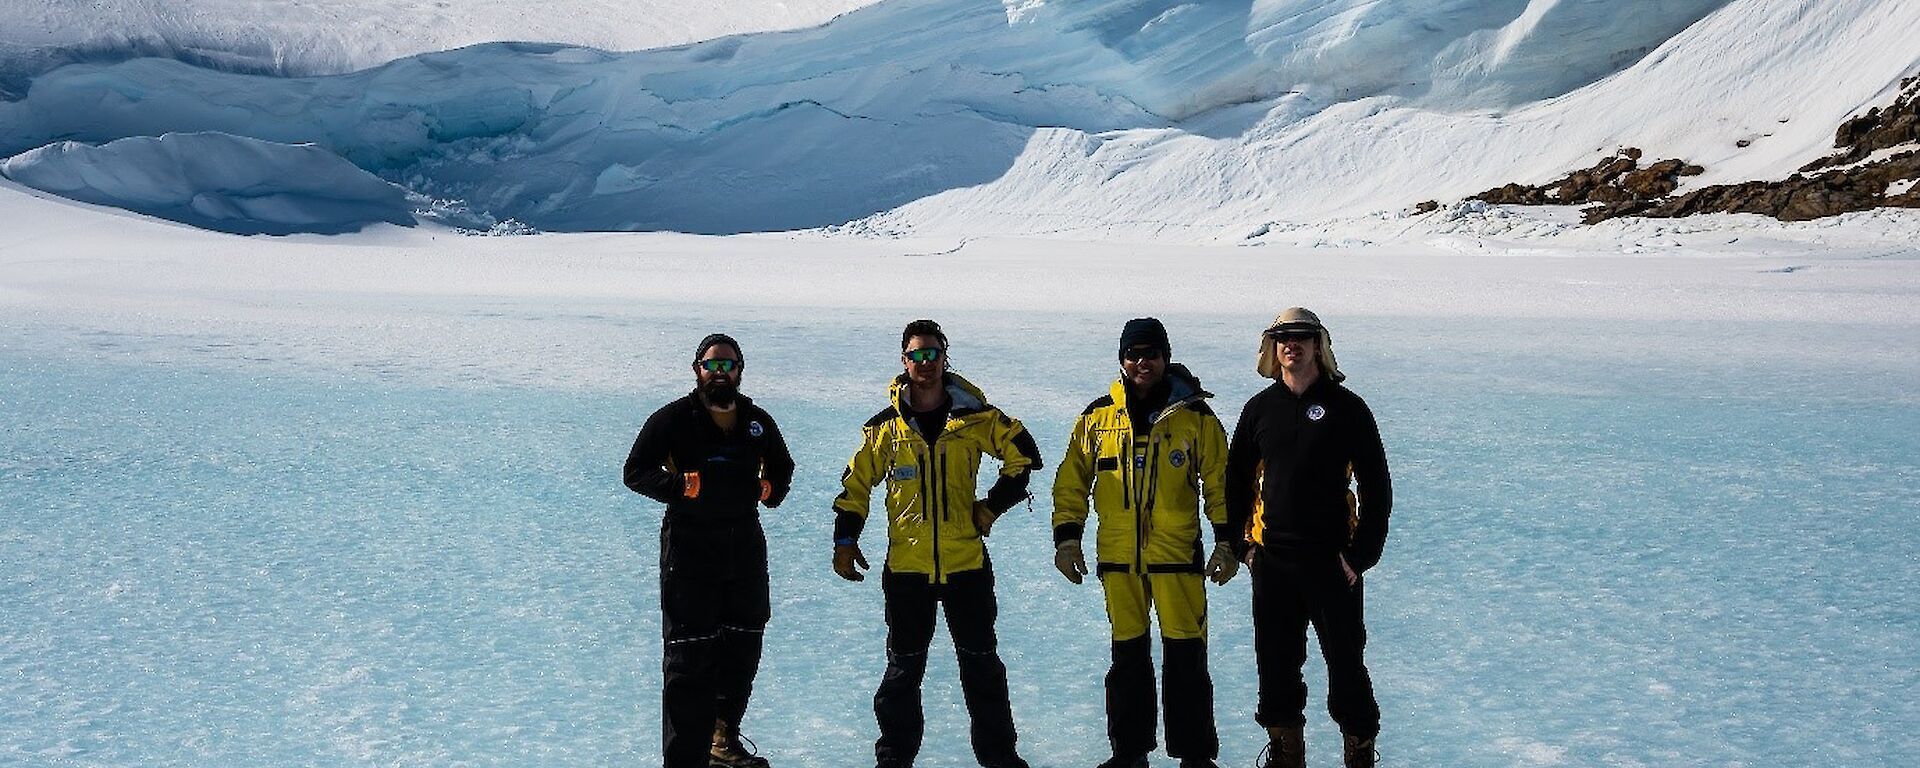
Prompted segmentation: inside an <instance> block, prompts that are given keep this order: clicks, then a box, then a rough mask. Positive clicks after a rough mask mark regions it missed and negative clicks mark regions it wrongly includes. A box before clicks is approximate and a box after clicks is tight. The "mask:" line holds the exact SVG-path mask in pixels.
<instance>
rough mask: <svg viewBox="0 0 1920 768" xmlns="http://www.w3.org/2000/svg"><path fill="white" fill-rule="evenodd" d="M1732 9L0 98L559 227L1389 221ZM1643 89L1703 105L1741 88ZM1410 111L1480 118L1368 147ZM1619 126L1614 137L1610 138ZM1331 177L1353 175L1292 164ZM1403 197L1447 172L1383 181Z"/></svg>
mask: <svg viewBox="0 0 1920 768" xmlns="http://www.w3.org/2000/svg"><path fill="white" fill-rule="evenodd" d="M1733 1H1734V0H1658V1H1649V2H1644V3H1636V4H1635V5H1634V9H1633V12H1632V13H1621V12H1618V9H1617V7H1614V6H1613V5H1611V4H1608V3H1604V2H1594V1H1593V0H1532V1H1531V2H1522V1H1520V0H1444V1H1443V2H1424V1H1421V2H1416V1H1415V0H1392V1H1385V2H1362V0H1322V1H1319V2H1305V1H1304V0H1262V1H1260V2H1254V1H1253V0H1222V1H1220V2H1205V3H1198V2H1170V1H1169V0H1081V1H1079V2H1041V1H1039V0H1024V1H1023V2H1012V1H1011V0H1009V1H1008V2H1003V3H995V2H982V1H981V0H889V1H888V2H883V3H880V4H877V5H874V6H870V7H867V8H864V9H862V10H859V11H857V12H854V13H850V14H847V15H845V16H843V17H841V18H839V19H838V20H836V21H835V22H834V23H832V24H829V25H826V26H823V27H819V28H813V29H806V30H799V31H792V32H782V33H768V34H756V35H743V36H735V37H728V38H721V39H717V40H712V41H708V42H704V43H698V44H693V45H687V46H682V47H677V48H670V49H660V50H654V51H646V52H640V53H632V54H612V53H606V52H602V51H598V50H592V49H587V48H577V47H569V46H563V45H554V44H528V43H502V44H490V45H484V46H477V47H472V48H464V49H459V50H455V51H448V52H442V53H435V54H427V55H422V56H416V57H411V58H406V59H402V60H399V61H395V62H393V63H390V64H387V65H385V66H382V67H379V68H376V69H371V70H366V71H362V72H356V73H352V74H346V75H338V76H327V77H310V78H281V77H269V76H257V75H245V74H238V73H229V72H220V71H214V70H209V69H206V68H203V67H198V66H193V65H189V64H186V63H183V62H179V61H173V60H166V59H137V60H132V61H126V62H120V63H113V64H105V63H94V64H75V65H69V66H65V67H61V68H59V69H56V70H54V71H51V72H48V73H45V74H42V75H40V76H38V77H37V78H35V79H34V80H33V84H32V88H31V90H30V92H29V93H27V95H26V96H25V98H23V99H21V100H18V101H15V102H10V103H0V153H13V152H21V151H25V150H27V149H31V148H33V147H36V146H40V145H42V144H45V143H48V142H53V141H60V140H79V141H86V142H104V141H111V140H114V139H118V138H123V137H128V136H143V135H144V136H152V135H159V134H161V133H166V132H180V131H219V132H224V133H230V134H234V135H237V136H250V137H255V138H260V139H264V140H268V141H275V142H283V143H296V142H312V143H314V144H316V145H318V146H320V147H323V148H326V149H328V150H330V151H333V152H335V153H336V154H338V155H340V156H341V157H344V158H346V159H347V160H349V161H351V162H353V163H354V164H355V165H358V166H360V167H361V168H363V169H366V170H368V171H370V172H372V173H375V174H377V175H379V176H381V177H382V178H385V179H387V180H389V181H393V182H395V183H398V184H401V185H403V186H405V187H407V188H408V189H410V190H413V191H416V192H419V193H422V194H426V195H429V196H432V197H435V198H441V199H459V200H463V201H465V202H466V203H467V204H468V205H469V206H471V207H472V208H474V209H475V210H477V211H482V212H484V213H486V214H490V215H492V216H495V217H498V218H503V219H504V218H509V217H510V218H514V219H517V220H519V221H523V222H526V223H528V224H530V225H533V226H535V227H538V228H541V229H547V230H608V229H672V230H682V231H693V232H709V233H730V232H743V231H763V230H780V229H792V228H803V227H813V226H822V225H831V224H838V223H842V222H847V221H851V220H855V219H861V218H864V217H868V216H872V215H874V214H881V213H885V212H889V211H895V210H896V209H899V208H901V207H902V206H907V205H909V204H912V203H915V202H916V201H925V200H927V199H929V198H930V197H933V196H936V195H942V194H943V193H957V194H958V195H959V197H960V198H965V197H966V194H965V193H966V191H967V190H989V191H988V192H986V193H985V194H986V198H987V200H986V201H984V202H976V201H972V200H965V199H948V200H943V201H942V202H941V203H939V205H941V206H946V207H947V208H948V209H951V208H952V205H951V204H952V203H956V202H958V203H963V206H962V208H961V210H960V211H959V213H958V215H957V217H956V215H954V214H953V212H952V211H951V210H941V211H937V212H935V213H936V214H937V215H936V216H934V217H927V216H922V215H919V214H916V215H915V217H914V218H913V221H908V220H905V219H901V218H900V217H894V222H893V223H894V224H898V225H900V226H908V227H911V226H916V225H924V224H926V223H928V222H930V221H932V220H933V219H935V218H938V219H942V220H943V221H944V222H945V223H944V224H942V226H951V227H954V228H959V229H967V228H969V227H980V226H988V227H993V228H1003V227H1006V228H1011V229H1013V230H1017V231H1035V232H1041V231H1049V230H1050V229H1052V228H1054V227H1056V226H1058V225H1060V224H1062V223H1065V224H1067V225H1070V226H1086V225H1088V223H1089V222H1090V223H1092V224H1094V225H1098V224H1100V223H1101V222H1103V221H1105V222H1108V223H1111V222H1114V221H1126V220H1137V219H1141V218H1142V217H1143V216H1153V217H1157V218H1159V219H1160V220H1161V221H1162V222H1163V223H1166V222H1199V223H1203V224H1205V225H1207V226H1230V225H1231V224H1230V223H1231V222H1237V221H1247V220H1253V221H1255V222H1257V221H1258V220H1259V218H1258V217H1268V218H1273V217H1284V216H1287V215H1289V213H1292V214H1293V215H1326V214H1329V213H1348V214H1352V213H1364V212H1367V211H1371V210H1378V209H1379V208H1382V207H1388V206H1391V205H1395V204H1400V203H1403V202H1409V201H1406V200H1402V199H1400V198H1402V197H1405V196H1414V197H1413V199H1415V200H1417V199H1421V198H1423V197H1430V196H1438V195H1443V194H1446V193H1448V192H1450V191H1452V190H1453V189H1454V188H1455V187H1461V188H1466V187H1470V186H1473V185H1479V186H1481V187H1482V188H1484V186H1491V185H1492V184H1494V183H1499V182H1503V181H1507V180H1511V179H1512V178H1513V177H1514V174H1515V173H1517V172H1520V171H1522V170H1530V169H1531V168H1532V167H1534V166H1535V165H1549V167H1554V166H1557V165H1559V164H1561V163H1563V162H1565V159H1563V156H1571V157H1573V158H1576V159H1585V158H1584V155H1583V154H1581V153H1589V152H1594V151H1603V150H1604V151H1611V149H1612V147H1610V146H1606V145H1605V144H1604V142H1606V141H1611V140H1615V139H1614V136H1609V135H1608V134H1609V133H1611V134H1614V135H1618V134H1620V133H1621V131H1620V130H1610V129H1630V128H1633V127H1635V126H1638V125H1640V124H1642V123H1647V122H1650V120H1649V119H1648V118H1649V117H1650V116H1652V117H1657V116H1659V115H1660V114H1662V113H1663V112H1665V113H1671V112H1675V111H1680V110H1684V109H1687V108H1689V106H1690V105H1689V104H1685V103H1680V104H1675V103H1665V104H1663V103H1656V102H1652V101H1648V102H1646V103H1643V104H1638V105H1634V106H1633V109H1634V110H1635V111H1631V112H1625V113H1623V112H1621V111H1620V110H1619V109H1618V106H1619V105H1618V104H1617V103H1607V104H1593V105H1590V106H1591V108H1592V109H1593V113H1592V114H1577V115H1571V116H1567V117H1564V118H1556V121H1555V122H1556V124H1557V125H1573V126H1581V127H1582V128H1581V130H1579V131H1576V132H1569V133H1567V135H1555V130H1554V129H1539V130H1530V131H1529V132H1528V133H1527V135H1525V136H1524V137H1513V138H1524V143H1522V144H1519V145H1512V144H1510V143H1509V144H1502V145H1501V146H1503V147H1504V148H1506V149H1507V150H1508V151H1507V152H1505V153H1486V154H1480V155H1475V156H1461V155H1458V154H1453V155H1450V156H1446V157H1434V158H1426V159H1423V160H1422V161H1421V164H1420V165H1419V166H1418V167H1411V164H1410V163H1409V162H1408V161H1407V157H1408V155H1409V152H1408V151H1407V150H1408V149H1409V147H1410V146H1411V147H1412V148H1414V149H1418V148H1419V145H1422V144H1430V145H1443V144H1444V145H1448V146H1454V145H1459V144H1470V143H1472V142H1473V141H1480V142H1482V143H1487V142H1488V141H1489V138H1488V137H1489V136H1491V135H1492V134H1493V133H1494V132H1495V131H1496V130H1497V129H1500V128H1502V127H1504V126H1503V124H1501V123H1500V121H1497V120H1496V121H1488V120H1486V117H1487V116H1488V115H1489V114H1491V115H1494V116H1497V115H1498V114H1499V113H1500V111H1501V110H1506V109H1513V110H1516V111H1525V110H1528V109H1533V108H1536V107H1538V106H1539V105H1541V104H1543V103H1551V102H1553V101H1557V100H1561V99H1566V98H1569V97H1570V95H1571V94H1573V93H1575V92H1576V91H1584V90H1586V89H1585V86H1588V85H1590V84H1594V83H1595V81H1596V80H1598V79H1602V78H1605V77H1606V76H1608V75H1611V74H1614V73H1619V72H1621V71H1622V70H1623V68H1629V69H1630V68H1634V67H1636V66H1639V65H1636V62H1643V61H1646V60H1647V58H1643V57H1647V54H1648V53H1649V52H1651V51H1654V50H1656V49H1660V48H1661V47H1662V46H1666V47H1667V49H1672V48H1673V47H1674V43H1673V42H1672V41H1673V40H1675V39H1677V38H1676V36H1677V35H1680V34H1681V33H1683V32H1685V31H1689V30H1692V29H1694V28H1695V27H1696V26H1701V25H1706V24H1707V23H1708V22H1709V21H1712V19H1709V20H1708V21H1702V19H1703V18H1704V17H1707V16H1709V15H1710V14H1714V11H1716V10H1718V9H1721V8H1722V7H1724V6H1726V5H1728V4H1729V3H1730V2H1733ZM1738 2H1739V3H1740V5H1741V6H1742V8H1743V9H1744V10H1746V12H1747V14H1748V15H1747V17H1746V18H1751V19H1757V20H1768V19H1771V21H1764V23H1758V22H1756V23H1751V24H1749V25H1748V26H1751V27H1752V28H1753V31H1752V33H1751V39H1749V40H1746V41H1742V42H1743V44H1744V43H1753V44H1764V45H1769V46H1773V47H1775V48H1787V49H1790V50H1794V51H1798V52H1799V53H1798V54H1796V55H1798V56H1801V57H1802V58H1808V57H1814V56H1819V55H1823V54H1822V51H1826V50H1829V49H1832V47H1831V46H1824V47H1823V46H1819V45H1809V44H1808V43H1809V42H1810V41H1809V40H1807V39H1793V40H1789V41H1788V42H1768V41H1769V40H1771V39H1774V38H1779V37H1781V33H1783V32H1792V31H1793V30H1803V29H1820V27H1817V26H1809V25H1807V24H1804V23H1801V24H1798V25H1797V26H1796V25H1793V23H1794V20H1795V18H1799V19H1802V20H1804V19H1805V17H1807V16H1808V12H1807V11H1806V10H1805V9H1804V8H1802V9H1799V10H1795V9H1792V8H1788V7H1786V6H1789V5H1794V4H1793V3H1787V2H1784V1H1783V0H1738ZM1845 5H1846V6H1847V7H1829V8H1826V9H1822V10H1821V11H1820V12H1819V13H1820V14H1821V15H1825V16H1833V17H1842V18H1856V19H1857V18H1865V17H1867V16H1870V15H1875V14H1878V15H1888V14H1889V13H1891V14H1892V15H1895V16H1900V15H1903V14H1904V16H1906V17H1915V16H1920V14H1916V12H1915V11H1913V10H1912V9H1910V8H1909V9H1906V10H1901V9H1900V8H1899V6H1900V5H1901V4H1900V3H1898V2H1895V0H1851V2H1848V3H1846V4H1845ZM1890 8H1891V9H1894V10H1893V11H1889V10H1888V9H1890ZM1736 10H1740V9H1736ZM1735 15H1740V14H1735ZM1715 16H1716V17H1726V16H1728V14H1715ZM1908 20H1920V19H1911V18H1910V19H1908ZM1721 23H1722V24H1723V25H1725V24H1729V23H1733V24H1738V23H1740V22H1737V21H1736V22H1729V21H1724V20H1723V21H1722V22H1721ZM1883 28H1884V27H1883ZM1801 34H1809V35H1810V34H1811V33H1805V32H1803V33H1801ZM1699 37H1701V38H1702V39H1708V38H1706V37H1705V36H1699ZM1811 42H1821V41H1811ZM1829 42H1830V41H1829ZM1893 48H1894V49H1895V50H1894V51H1893V52H1892V53H1887V54H1883V55H1882V59H1884V60H1885V61H1883V62H1882V63H1886V62H1892V64H1890V65H1889V66H1882V67H1877V68H1869V69H1866V70H1861V71H1860V74H1859V75H1858V78H1859V82H1855V83H1850V84H1849V85H1850V86H1851V87H1850V88H1848V89H1842V90H1838V91H1834V92H1836V93H1840V94H1843V95H1844V96H1846V97H1847V99H1849V100H1846V101H1841V102H1838V104H1839V106H1838V109H1837V110H1836V109H1835V107H1834V106H1833V105H1827V104H1822V105H1821V108H1822V109H1827V110H1829V111H1844V110H1847V109H1852V108H1853V107H1854V106H1856V105H1857V104H1858V103H1859V101H1858V99H1859V97H1858V96H1856V95H1855V94H1857V93H1861V92H1865V93H1875V92H1878V90H1879V89H1880V88H1881V87H1882V86H1883V85H1884V84H1885V82H1886V81H1887V80H1886V78H1887V77H1888V76H1887V75H1886V74H1885V71H1883V70H1887V71H1897V70H1900V69H1902V68H1904V67H1905V66H1906V65H1907V64H1910V63H1911V62H1912V61H1913V59H1914V57H1913V55H1912V54H1910V53H1906V54H1903V53H1900V52H1899V51H1898V50H1897V46H1894V47H1893ZM1836 50H1837V49H1836ZM1667 52H1668V53H1673V52H1674V51H1672V50H1668V51H1667ZM1693 53H1694V54H1695V55H1696V57H1697V58H1702V59H1704V60H1707V61H1711V60H1712V59H1713V56H1714V55H1715V54H1716V53H1717V52H1716V51H1694V52H1693ZM1652 58H1656V59H1657V58H1659V57H1652ZM1639 68H1641V69H1644V68H1645V67H1644V66H1639ZM1830 69H1831V68H1822V71H1829V70H1830ZM1794 76H1799V77H1802V79H1804V76H1803V75H1799V74H1798V73H1793V72H1791V71H1789V70H1788V69H1786V68H1785V67H1782V68H1781V69H1780V70H1777V71H1767V72H1757V73H1753V74H1752V78H1753V79H1756V80H1763V81H1764V80H1766V79H1768V78H1774V79H1782V78H1788V77H1794ZM1645 86H1646V87H1647V88H1649V89H1652V90H1654V91H1655V92H1658V93H1666V92H1675V91H1678V92H1682V93H1684V94H1685V95H1687V96H1688V97H1689V98H1692V99H1694V100H1695V102H1697V103H1699V104H1704V103H1708V102H1709V101H1710V100H1711V99H1713V98H1714V97H1715V94H1713V93H1710V92H1705V91H1700V90H1691V91H1689V90H1687V89H1685V88H1682V87H1678V86H1676V85H1675V84H1674V83H1670V82H1648V83H1646V84H1645ZM1828 90H1830V91H1831V90H1833V89H1828ZM1542 100H1547V101H1545V102H1543V101H1542ZM1387 112H1391V113H1392V114H1395V115H1403V116H1404V115H1419V114H1440V115H1465V118H1464V120H1456V119H1454V118H1448V120H1449V121H1450V122H1449V124H1448V125H1445V126H1440V127H1434V126H1431V125H1420V126H1418V127H1417V128H1407V127H1406V125H1407V124H1408V123H1409V122H1410V121H1409V120H1406V119H1402V120H1400V121H1399V122H1398V123H1395V124H1388V125H1371V126H1366V127H1364V128H1363V127H1361V126H1360V124H1362V123H1364V122H1367V121H1369V120H1371V119H1372V118H1374V117H1375V116H1377V115H1380V114H1382V113H1387ZM1836 117H1837V116H1836ZM1589 126H1591V127H1592V128H1591V129H1588V128H1587V127H1589ZM1596 135H1597V136H1598V137H1603V138H1601V139H1600V140H1601V141H1602V142H1603V144H1601V145H1599V146H1592V147H1589V146H1587V144H1589V143H1591V142H1592V141H1593V140H1594V139H1595V138H1596ZM1328 136H1331V137H1332V138H1331V139H1329V140H1330V141H1336V142H1338V143H1337V145H1336V146H1332V147H1330V148H1322V149H1320V150H1319V151H1318V152H1317V153H1316V154H1313V155H1308V154H1304V153H1302V151H1301V149H1300V145H1301V144H1302V143H1303V141H1305V140H1309V139H1315V138H1325V137H1328ZM1727 143H1729V144H1730V143H1731V141H1729V142H1727ZM1566 147H1574V148H1575V149H1574V150H1573V151H1572V152H1568V151H1565V148H1566ZM1655 151H1658V150H1655ZM1328 158H1333V159H1334V160H1335V161H1337V167H1336V168H1335V169H1334V170H1335V171H1336V173H1334V174H1332V175H1329V174H1328V173H1326V172H1324V171H1323V170H1316V171H1315V172H1313V173H1307V172H1305V171H1296V170H1295V169H1296V168H1301V167H1305V166H1307V165H1312V164H1316V163H1322V162H1327V161H1328ZM1795 159H1798V158H1795ZM1435 163H1445V165H1435ZM1455 177H1458V178H1455ZM1403 178H1412V179H1426V180H1431V181H1428V182H1424V183H1426V184H1427V185H1428V186H1427V188H1424V189H1405V188H1403V187H1401V186H1389V185H1388V184H1387V182H1386V180H1387V179H1393V180H1398V179H1403ZM1370 183H1374V184H1379V185H1380V186H1378V187H1373V186H1369V185H1370ZM1316 185H1324V188H1321V187H1320V186H1316ZM1355 190H1358V191H1359V192H1360V193H1361V194H1362V195H1363V197H1362V198H1361V199H1355V197H1354V191H1355ZM1471 191H1477V190H1471ZM1062 201H1071V204H1070V205H1065V204H1063V203H1062ZM1332 201H1337V202H1332ZM1369 206H1371V207H1369ZM1016 214H1017V215H1016Z"/></svg>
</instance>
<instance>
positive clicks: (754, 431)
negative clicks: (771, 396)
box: [747, 406, 1319, 437]
mask: <svg viewBox="0 0 1920 768" xmlns="http://www.w3.org/2000/svg"><path fill="white" fill-rule="evenodd" d="M1314 407H1316V408H1318V407H1319V406H1314ZM766 431H767V430H766V428H765V427H762V426H760V422H757V421H749V422H747V434H749V435H753V436H754V437H759V436H760V435H761V434H762V433H764V432H766Z"/></svg>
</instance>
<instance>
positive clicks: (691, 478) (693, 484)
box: [680, 472, 700, 499]
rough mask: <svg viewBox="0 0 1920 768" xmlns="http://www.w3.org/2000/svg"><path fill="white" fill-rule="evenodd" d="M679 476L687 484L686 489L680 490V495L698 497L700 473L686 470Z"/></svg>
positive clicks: (690, 497)
mask: <svg viewBox="0 0 1920 768" xmlns="http://www.w3.org/2000/svg"><path fill="white" fill-rule="evenodd" d="M680 477H681V479H683V480H685V481H686V484H687V487H686V489H685V490H683V491H681V492H680V495H682V496H685V497H687V498H689V499H697V498H700V473H698V472H688V473H686V474H684V475H681V476H680Z"/></svg>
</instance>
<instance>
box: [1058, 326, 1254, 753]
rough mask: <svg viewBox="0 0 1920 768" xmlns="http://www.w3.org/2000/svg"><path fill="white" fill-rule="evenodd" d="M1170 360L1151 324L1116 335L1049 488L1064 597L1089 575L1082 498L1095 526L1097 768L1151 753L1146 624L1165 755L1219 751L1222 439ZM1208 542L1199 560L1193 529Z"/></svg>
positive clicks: (1227, 554) (1228, 545)
mask: <svg viewBox="0 0 1920 768" xmlns="http://www.w3.org/2000/svg"><path fill="white" fill-rule="evenodd" d="M1172 351H1173V350H1172V347H1171V345H1170V344H1169V343H1168V341H1167V330H1166V327H1165V326H1163V325H1162V324H1161V323H1160V321H1159V320H1156V319H1153V318H1139V319H1135V320H1131V321H1128V322H1127V324H1126V327H1125V328H1124V329H1123V330H1122V331H1121V333H1120V374H1121V375H1120V379H1119V380H1118V381H1115V382H1114V383H1113V385H1112V387H1111V388H1110V391H1109V393H1108V394H1107V395H1106V396H1105V397H1102V398H1100V399H1098V400H1095V401H1093V403H1092V404H1090V405H1088V406H1087V409H1086V411H1085V412H1083V413H1082V414H1081V415H1080V419H1079V421H1078V422H1076V423H1075V424H1074V427H1073V439H1072V441H1071V442H1069V443H1068V444H1067V454H1066V458H1064V459H1062V460H1061V461H1060V469H1059V471H1058V473H1056V474H1055V475H1054V481H1053V538H1054V542H1055V550H1054V564H1055V566H1056V567H1058V568H1059V569H1060V573H1061V575H1064V576H1066V577H1067V580H1068V581H1071V582H1073V583H1075V584H1078V583H1080V580H1081V577H1082V576H1083V575H1085V574H1086V573H1087V563H1086V557H1085V555H1084V554H1083V552H1082V548H1081V544H1080V538H1081V535H1082V533H1083V532H1084V530H1085V527H1086V522H1087V515H1088V505H1087V500H1088V498H1089V497H1091V498H1092V500H1093V511H1094V513H1095V514H1097V515H1098V520H1099V526H1098V540H1097V549H1096V550H1095V551H1096V555H1097V558H1098V559H1097V561H1096V562H1097V566H1096V567H1095V572H1096V573H1097V574H1098V575H1099V579H1100V584H1101V586H1102V587H1103V588H1104V589H1105V591H1106V599H1107V617H1108V619H1109V621H1110V623H1111V624H1112V627H1113V666H1112V667H1111V668H1109V669H1108V671H1107V740H1108V742H1109V743H1110V744H1111V745H1112V747H1113V757H1112V759H1110V760H1108V761H1107V762H1105V763H1102V764H1101V766H1100V768H1143V767H1144V766H1146V765H1147V753H1149V752H1152V751H1153V749H1154V747H1155V744H1154V729H1155V725H1156V724H1155V722H1154V721H1155V719H1156V718H1155V713H1154V690H1153V650H1152V647H1151V643H1150V641H1149V639H1148V635H1147V622H1148V621H1149V617H1148V613H1149V611H1150V610H1152V611H1154V612H1157V613H1158V614H1159V616H1160V637H1161V643H1162V646H1163V654H1164V662H1163V664H1164V665H1163V667H1162V670H1161V677H1162V679H1163V680H1164V686H1165V702H1166V723H1167V753H1168V754H1169V755H1172V756H1173V757H1175V758H1178V759H1179V760H1180V765H1181V766H1182V767H1183V768H1196V767H1201V768H1214V766H1215V763H1214V758H1215V757H1217V756H1219V753H1220V739H1219V736H1218V734H1217V732H1216V731H1215V729H1214V721H1213V680H1212V678H1211V677H1209V676H1208V674H1207V594H1206V588H1205V586H1204V585H1203V584H1202V583H1201V576H1202V573H1203V572H1204V573H1205V574H1206V575H1208V576H1211V577H1212V578H1213V580H1214V582H1215V583H1217V584H1225V583H1226V582H1227V581H1228V580H1229V579H1232V578H1233V576H1234V574H1235V573H1237V572H1238V571H1239V561H1237V560H1235V559H1234V557H1233V547H1232V541H1233V540H1234V539H1235V538H1238V537H1237V536H1236V535H1235V534H1234V532H1233V531H1231V530H1229V529H1228V526H1227V524H1226V523H1227V503H1226V490H1225V489H1226V485H1225V481H1224V477H1225V475H1224V473H1225V469H1226V463H1227V433H1226V430H1225V429H1223V428H1222V427H1221V426H1220V419H1219V417H1217V416H1215V415H1214V413H1213V409H1211V408H1209V407H1208V406H1207V403H1206V399H1207V398H1209V397H1212V395H1211V394H1210V393H1208V392H1207V391H1206V390H1203V389H1201V388H1200V381H1199V380H1198V379H1196V378H1194V377H1193V374H1191V373H1189V372H1188V371H1187V369H1186V366H1183V365H1179V364H1177V363H1169V362H1168V358H1169V357H1171V355H1172ZM1202 518H1204V519H1205V520H1206V522H1208V523H1210V524H1211V526H1212V528H1213V529H1214V541H1215V542H1217V543H1216V544H1215V545H1214V548H1213V554H1212V556H1211V557H1210V558H1208V559H1207V560H1206V562H1205V564H1204V565H1203V564H1202V560H1201V555H1200V552H1201V533H1200V529H1201V527H1202V526H1201V520H1202Z"/></svg>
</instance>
